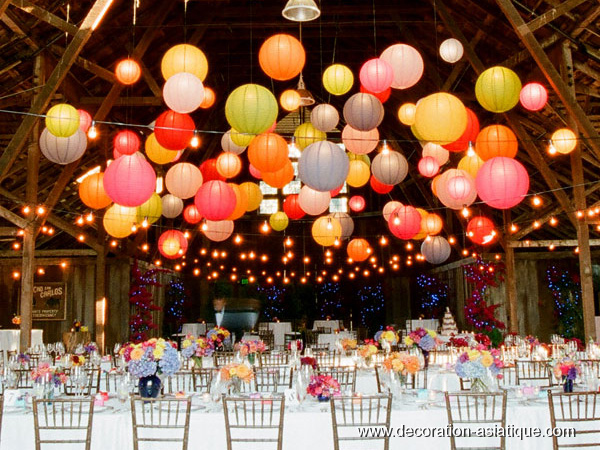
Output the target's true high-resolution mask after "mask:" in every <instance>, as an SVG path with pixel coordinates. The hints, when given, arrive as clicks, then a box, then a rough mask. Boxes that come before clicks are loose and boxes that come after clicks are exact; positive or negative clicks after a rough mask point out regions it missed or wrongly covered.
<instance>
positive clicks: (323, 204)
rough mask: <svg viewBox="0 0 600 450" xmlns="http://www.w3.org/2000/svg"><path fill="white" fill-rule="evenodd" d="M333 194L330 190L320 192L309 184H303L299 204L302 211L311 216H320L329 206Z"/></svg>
mask: <svg viewBox="0 0 600 450" xmlns="http://www.w3.org/2000/svg"><path fill="white" fill-rule="evenodd" d="M330 200H331V195H330V194H329V192H319V191H315V190H314V189H311V188H310V187H308V186H302V189H300V194H298V204H299V205H300V208H302V211H304V212H305V213H306V214H309V215H311V216H318V215H319V214H322V213H324V212H325V211H326V210H327V208H329V201H330Z"/></svg>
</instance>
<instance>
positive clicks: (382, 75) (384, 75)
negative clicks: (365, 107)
mask: <svg viewBox="0 0 600 450" xmlns="http://www.w3.org/2000/svg"><path fill="white" fill-rule="evenodd" d="M358 77H359V78H360V82H361V84H362V85H363V86H364V87H365V88H366V89H367V90H369V91H371V92H374V93H376V94H378V93H380V92H383V91H385V90H387V89H388V88H389V87H390V86H391V85H392V81H394V69H393V68H392V66H391V65H390V64H389V63H388V62H386V61H384V60H383V59H381V58H373V59H370V60H368V61H367V62H366V63H364V64H363V65H362V67H361V68H360V72H359V74H358Z"/></svg>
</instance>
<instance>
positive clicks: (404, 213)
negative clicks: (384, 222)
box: [388, 206, 421, 240]
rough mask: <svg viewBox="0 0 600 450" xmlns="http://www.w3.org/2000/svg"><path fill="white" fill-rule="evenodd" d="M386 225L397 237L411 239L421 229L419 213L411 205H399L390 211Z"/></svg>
mask: <svg viewBox="0 0 600 450" xmlns="http://www.w3.org/2000/svg"><path fill="white" fill-rule="evenodd" d="M388 227H389V229H390V231H391V232H392V234H393V235H394V236H396V237H397V238H400V239H404V240H408V239H412V238H413V237H414V236H415V235H416V234H417V233H418V232H419V231H420V230H421V214H420V213H419V211H417V210H416V209H415V208H414V207H412V206H400V207H398V208H396V209H395V210H394V212H392V215H391V216H390V220H388Z"/></svg>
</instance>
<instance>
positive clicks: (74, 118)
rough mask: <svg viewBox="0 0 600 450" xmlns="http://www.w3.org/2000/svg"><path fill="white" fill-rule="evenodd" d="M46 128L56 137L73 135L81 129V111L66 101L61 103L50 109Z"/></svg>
mask: <svg viewBox="0 0 600 450" xmlns="http://www.w3.org/2000/svg"><path fill="white" fill-rule="evenodd" d="M46 128H48V131H49V132H50V133H52V134H53V135H54V136H56V137H65V138H66V137H69V136H73V135H74V134H75V133H76V132H77V130H79V112H77V110H76V109H75V108H74V107H72V106H71V105H67V104H66V103H59V104H58V105H54V106H53V107H52V108H50V109H49V110H48V113H47V114H46Z"/></svg>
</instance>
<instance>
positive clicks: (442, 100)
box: [413, 92, 467, 145]
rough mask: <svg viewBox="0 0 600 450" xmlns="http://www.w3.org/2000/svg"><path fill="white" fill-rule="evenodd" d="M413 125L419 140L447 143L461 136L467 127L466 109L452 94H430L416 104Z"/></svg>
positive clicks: (440, 143)
mask: <svg viewBox="0 0 600 450" xmlns="http://www.w3.org/2000/svg"><path fill="white" fill-rule="evenodd" d="M413 126H414V128H415V131H416V136H418V139H419V140H426V141H429V142H433V143H435V144H439V145H444V144H449V143H451V142H454V141H456V140H457V139H458V138H459V137H461V136H462V134H463V132H464V131H465V128H467V110H466V108H465V105H463V103H462V102H461V101H460V100H459V99H458V97H455V96H454V95H452V94H447V93H445V92H438V93H436V94H431V95H428V96H427V97H425V98H423V99H421V101H420V102H419V104H418V105H417V109H416V112H415V124H414V125H413Z"/></svg>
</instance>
